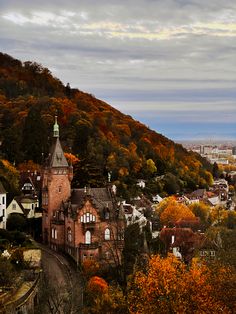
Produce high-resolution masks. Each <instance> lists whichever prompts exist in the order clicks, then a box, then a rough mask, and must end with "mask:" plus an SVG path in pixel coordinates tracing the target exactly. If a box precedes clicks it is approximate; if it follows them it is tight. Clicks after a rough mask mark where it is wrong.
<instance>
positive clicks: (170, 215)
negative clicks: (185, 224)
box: [160, 197, 195, 225]
mask: <svg viewBox="0 0 236 314" xmlns="http://www.w3.org/2000/svg"><path fill="white" fill-rule="evenodd" d="M160 207H162V210H161V213H160V220H161V223H162V224H163V225H169V224H173V223H175V222H176V221H177V220H179V219H181V218H183V219H193V218H195V215H194V214H193V212H192V211H191V210H190V209H189V208H188V207H187V206H186V205H184V204H181V203H178V202H177V201H176V200H175V199H174V198H173V197H170V198H168V199H167V200H164V204H162V202H161V204H160Z"/></svg>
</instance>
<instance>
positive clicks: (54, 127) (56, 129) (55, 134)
mask: <svg viewBox="0 0 236 314" xmlns="http://www.w3.org/2000/svg"><path fill="white" fill-rule="evenodd" d="M53 137H59V125H58V123H57V116H55V123H54V126H53Z"/></svg>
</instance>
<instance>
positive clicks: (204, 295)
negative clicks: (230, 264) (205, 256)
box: [128, 255, 235, 314]
mask: <svg viewBox="0 0 236 314" xmlns="http://www.w3.org/2000/svg"><path fill="white" fill-rule="evenodd" d="M217 273H219V276H218V280H219V282H218V284H216V283H217V281H216V277H217V276H216V274H217ZM230 276H231V274H230V273H229V270H228V269H226V268H224V267H219V266H217V267H216V268H215V269H214V270H212V269H211V268H209V267H208V266H207V265H203V264H202V263H200V262H199V261H197V262H195V263H193V264H192V265H191V267H190V268H188V267H187V266H186V265H184V264H183V263H182V262H180V261H179V260H177V259H176V258H175V257H174V256H171V255H170V256H168V257H167V258H161V257H160V256H153V257H152V258H151V259H150V261H149V270H148V272H147V273H144V272H142V271H141V272H137V273H136V274H135V275H134V278H133V280H132V282H131V283H130V287H129V290H128V306H129V311H130V313H132V314H134V313H135V314H144V313H150V314H151V313H165V314H174V313H179V314H190V313H191V314H192V313H198V314H200V313H209V314H210V313H211V314H212V313H225V314H226V313H227V314H229V313H233V311H232V309H233V308H234V305H235V303H234V302H231V304H230V305H228V304H227V302H225V300H224V292H225V287H229V286H230V285H229V283H230V284H231V285H232V286H231V287H232V288H234V289H235V284H234V282H232V281H231V280H230ZM227 283H228V285H227ZM216 286H217V287H216Z"/></svg>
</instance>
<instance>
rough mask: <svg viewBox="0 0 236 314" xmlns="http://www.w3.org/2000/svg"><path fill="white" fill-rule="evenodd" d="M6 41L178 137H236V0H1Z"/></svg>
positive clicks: (0, 24)
mask: <svg viewBox="0 0 236 314" xmlns="http://www.w3.org/2000/svg"><path fill="white" fill-rule="evenodd" d="M0 50H1V51H2V52H4V53H8V54H10V55H12V56H13V57H15V58H18V59H21V60H22V61H26V60H31V61H36V62H38V63H41V64H42V65H44V66H46V67H48V68H49V69H50V70H51V72H52V73H53V75H55V76H57V77H58V78H59V79H60V80H61V81H62V82H63V83H65V84H66V83H67V82H69V83H70V85H71V87H77V88H79V89H80V90H83V91H85V92H89V93H92V94H94V95H95V96H96V97H97V98H100V99H102V100H104V101H107V102H108V103H109V104H111V105H112V106H114V107H116V108H118V109H119V110H121V111H122V112H124V113H127V114H130V115H132V116H133V117H134V118H135V119H137V120H140V121H141V122H144V123H145V124H146V125H148V126H149V127H150V128H152V129H155V130H156V131H158V132H159V133H162V134H164V135H165V136H167V137H169V138H171V139H173V140H176V141H180V140H182V139H202V138H204V139H212V140H214V139H218V138H220V139H236V1H232V0H230V1H229V0H224V1H222V0H209V1H206V0H196V1H194V0H189V1H185V0H160V1H159V0H133V1H128V0H126V1H123V0H120V1H118V0H116V1H115V0H114V1H113V0H109V1H104V0H86V1H81V0H67V1H61V0H57V1H56V0H55V1H48V0H47V1H45V0H40V1H32V0H30V1H28V0H24V1H21V0H15V1H13V0H0Z"/></svg>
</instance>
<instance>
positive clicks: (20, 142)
mask: <svg viewBox="0 0 236 314" xmlns="http://www.w3.org/2000/svg"><path fill="white" fill-rule="evenodd" d="M0 100H1V101H0V125H1V128H0V139H1V140H2V146H1V148H2V152H3V154H4V158H6V159H7V160H9V161H11V162H14V161H15V163H16V165H18V164H20V163H22V162H24V161H27V160H33V161H34V162H36V163H41V162H42V161H43V160H44V159H45V158H46V156H47V154H48V153H49V147H50V141H49V139H50V138H51V135H52V125H53V123H54V115H55V113H57V115H58V121H59V124H60V126H61V128H60V139H61V142H62V144H63V148H64V151H70V152H71V155H70V154H68V155H67V157H68V159H69V161H71V162H72V164H74V165H79V170H78V171H77V169H75V171H74V182H75V183H77V182H80V184H81V186H84V185H87V184H90V185H91V186H95V185H96V184H97V185H99V184H101V183H102V182H104V181H107V173H108V172H111V173H112V181H116V183H117V187H118V192H120V193H121V194H125V193H127V189H125V188H124V186H126V185H127V184H129V185H130V184H131V183H132V184H134V185H135V183H136V180H137V179H139V178H143V179H148V180H151V179H153V180H154V179H155V176H159V175H163V174H165V175H166V174H167V173H171V174H172V179H173V183H171V184H170V186H169V185H168V184H167V182H170V180H169V179H168V180H164V179H163V180H162V181H161V182H160V184H156V181H155V180H154V181H153V184H152V185H149V187H148V189H149V192H150V193H153V194H155V193H160V192H167V193H171V194H173V193H175V192H176V191H178V190H180V189H181V188H183V187H188V188H190V189H194V188H195V187H196V186H197V185H198V186H200V187H205V186H207V185H208V184H209V183H210V182H211V180H212V176H211V173H210V172H209V170H211V166H210V164H209V163H208V162H207V161H206V160H204V159H202V158H201V157H200V156H199V155H196V154H194V153H192V152H187V150H186V149H184V148H183V147H182V146H181V145H177V144H175V143H174V142H172V141H171V140H169V139H167V138H166V137H164V136H163V135H161V134H158V133H156V132H154V131H152V130H150V129H149V128H148V127H146V126H145V125H144V124H142V123H140V122H138V121H135V120H134V119H132V118H131V117H130V116H127V115H124V114H122V113H121V112H119V111H118V110H116V109H114V108H112V107H111V106H109V105H108V104H106V103H105V102H103V101H101V100H98V99H96V98H95V97H94V96H93V95H90V94H87V93H84V92H82V91H80V90H78V89H71V88H70V86H69V85H67V86H64V85H63V84H62V82H60V81H59V80H58V79H57V78H55V77H53V76H52V74H51V72H50V71H49V70H48V69H46V68H44V67H43V66H42V65H40V64H37V63H35V62H28V61H27V62H24V63H22V62H21V61H19V60H16V59H14V58H12V57H10V56H8V55H6V54H1V53H0ZM75 156H79V159H80V161H79V163H78V162H77V161H78V160H77V157H75ZM88 169H89V171H88ZM134 194H135V191H134Z"/></svg>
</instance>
